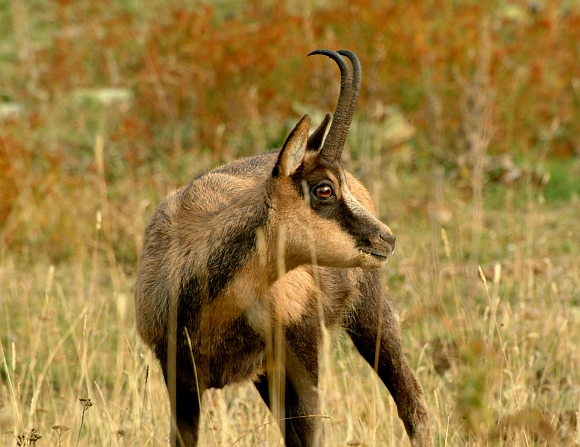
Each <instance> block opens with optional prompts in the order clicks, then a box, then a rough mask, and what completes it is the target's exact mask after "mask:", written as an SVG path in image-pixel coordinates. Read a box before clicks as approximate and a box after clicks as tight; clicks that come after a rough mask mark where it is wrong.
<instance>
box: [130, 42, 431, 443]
mask: <svg viewBox="0 0 580 447" xmlns="http://www.w3.org/2000/svg"><path fill="white" fill-rule="evenodd" d="M323 51H327V50H323ZM320 54H327V53H322V52H321V53H320ZM341 54H343V53H341ZM345 54H346V55H347V57H348V58H349V59H351V61H352V62H353V66H355V63H358V60H357V59H353V58H352V57H353V56H352V53H349V52H345ZM331 57H333V59H335V61H337V63H339V66H340V67H341V73H342V74H343V75H344V71H343V70H346V69H344V67H343V66H342V65H340V61H339V60H338V58H340V56H338V55H336V53H334V52H332V55H331ZM340 60H342V59H340ZM355 75H356V66H355ZM359 75H360V73H359ZM343 77H344V76H343ZM347 80H348V79H347ZM341 97H342V91H341ZM342 101H343V103H344V102H346V104H347V106H348V105H349V104H350V103H349V102H348V101H350V98H349V97H347V98H346V99H343V100H342ZM340 102H341V100H340V99H339V105H340ZM351 107H352V105H351ZM338 109H339V106H337V111H336V112H335V120H336V116H337V115H340V110H338ZM353 111H354V108H353ZM351 118H352V116H351ZM332 121H333V120H332V119H331V116H330V115H327V117H326V118H325V120H324V122H323V123H322V124H321V125H320V127H319V128H318V129H317V130H316V131H315V132H314V133H313V134H312V136H311V137H310V138H308V130H309V124H310V119H309V118H308V117H307V116H305V117H304V118H302V120H301V121H300V122H299V123H298V124H297V126H296V127H295V129H294V130H293V131H292V132H291V133H290V135H289V136H288V138H287V139H286V142H285V143H284V146H283V147H282V148H281V149H280V150H277V151H272V152H268V153H265V154H261V155H258V156H254V157H249V158H246V159H242V160H237V161H234V162H232V163H230V164H227V165H225V166H222V167H220V168H217V169H215V170H213V171H211V172H209V173H206V174H204V175H201V176H199V177H197V178H195V179H194V180H192V181H191V183H189V185H187V186H185V187H183V188H181V189H179V190H177V191H175V192H173V193H172V194H170V195H169V196H168V197H167V198H166V199H165V200H164V201H163V202H162V203H161V205H160V206H159V207H158V208H157V210H156V211H155V213H154V215H153V217H152V218H151V221H150V223H149V225H148V226H147V228H146V230H145V239H144V244H143V252H142V255H141V262H140V266H139V273H138V279H137V283H136V287H135V306H136V315H137V329H138V332H139V334H140V335H141V337H142V338H143V340H144V341H145V342H146V343H147V344H148V345H149V346H150V347H151V349H152V350H153V351H154V353H155V355H156V357H157V358H158V360H159V361H160V364H161V366H162V369H163V373H164V376H165V380H166V382H167V385H168V390H169V397H170V401H171V406H172V414H173V418H174V421H173V423H172V434H171V443H172V445H174V446H176V445H184V446H188V447H189V446H195V445H196V444H197V432H198V424H199V413H200V411H199V410H200V409H199V398H200V397H201V394H202V393H203V392H204V391H205V390H206V389H208V388H212V387H215V388H221V387H223V386H225V385H228V384H232V383H236V382H241V381H248V380H251V381H253V382H254V384H255V386H256V388H257V389H258V391H259V392H260V394H261V396H262V398H263V399H264V401H265V402H266V404H268V405H269V406H271V403H272V402H271V399H272V398H273V396H272V395H271V393H272V388H271V383H269V379H271V377H270V374H271V371H270V370H269V369H268V355H269V351H268V346H270V347H271V346H272V344H270V345H269V343H272V338H273V337H274V333H275V329H274V328H275V327H276V326H278V327H282V328H283V339H284V357H285V397H284V399H283V400H282V401H283V402H285V416H286V418H289V419H288V421H287V422H286V424H285V426H282V427H281V428H282V431H283V432H284V435H285V441H286V445H287V446H317V445H321V443H322V442H323V434H322V429H321V422H320V420H319V418H316V417H310V418H308V417H307V418H304V417H300V416H308V415H316V414H319V402H318V394H317V391H316V389H317V385H318V349H319V345H320V342H321V333H322V332H321V325H322V324H324V325H326V326H328V327H336V326H341V327H343V328H344V329H345V330H346V331H347V333H348V334H349V335H350V337H351V338H352V340H353V342H354V344H355V346H356V347H357V349H358V350H359V352H360V353H361V354H362V355H363V357H364V358H365V359H366V360H367V361H368V362H369V363H370V364H371V365H375V361H376V360H375V359H378V364H377V373H378V374H379V376H380V377H381V379H382V380H383V382H384V383H385V385H386V386H387V387H388V389H389V391H390V392H391V394H392V396H393V398H394V399H395V402H396V404H397V407H398V411H399V415H400V417H401V419H402V420H403V422H404V424H405V428H406V430H407V433H408V434H409V437H410V439H411V442H412V444H413V446H422V447H423V446H428V445H432V441H431V435H430V430H429V425H428V417H427V412H426V407H425V403H424V399H423V392H422V389H421V387H420V385H419V384H418V382H417V381H416V379H415V377H414V376H413V374H412V372H411V370H410V368H409V366H408V364H407V362H406V360H405V359H404V357H403V354H402V351H401V342H400V331H399V323H398V319H397V316H396V314H395V312H394V310H393V309H392V307H391V304H390V302H389V301H388V299H387V297H386V295H385V293H384V290H383V288H382V286H381V282H380V276H379V271H378V270H377V268H378V267H380V266H381V265H384V263H385V262H386V260H387V258H388V256H389V255H390V254H391V253H392V251H393V250H394V244H395V238H394V236H393V235H392V233H391V231H390V229H389V228H388V227H387V226H386V225H384V224H383V223H382V222H380V221H379V220H378V219H377V218H376V215H375V214H376V213H375V211H374V206H373V204H372V201H371V198H370V195H369V194H368V192H367V190H366V189H365V188H364V186H363V185H362V184H361V183H360V182H359V181H358V180H356V178H354V177H353V176H352V175H351V174H350V173H348V172H347V171H345V170H344V169H343V168H342V166H341V165H340V163H339V157H340V150H339V151H338V155H336V154H335V152H336V151H335V152H330V155H329V152H328V149H327V145H328V144H329V143H328V140H329V139H330V138H331V135H332V134H333V127H332V126H334V125H335V124H334V123H333V122H332ZM331 122H332V124H331ZM347 127H348V126H347ZM336 132H337V131H334V133H336ZM342 144H343V143H342ZM274 344H275V343H274ZM377 346H378V348H379V352H378V356H377V352H376V349H377ZM270 381H271V380H270Z"/></svg>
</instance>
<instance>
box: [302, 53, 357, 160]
mask: <svg viewBox="0 0 580 447" xmlns="http://www.w3.org/2000/svg"><path fill="white" fill-rule="evenodd" d="M313 54H322V55H324V56H328V57H329V58H331V59H332V60H333V61H334V62H336V64H337V65H338V68H340V95H339V96H338V102H337V103H336V110H335V111H334V116H333V119H332V124H331V125H330V130H329V132H328V135H327V136H326V140H325V141H324V145H323V147H322V152H321V154H322V156H323V157H324V158H326V159H328V160H331V161H335V160H338V159H339V158H340V154H341V153H342V148H343V147H344V142H345V141H346V135H347V133H348V126H349V125H350V122H351V120H352V116H351V117H350V119H349V114H350V109H351V97H352V83H353V79H352V74H351V71H350V67H349V66H348V64H347V63H346V61H345V60H344V59H343V58H342V56H341V55H340V54H338V53H337V52H336V51H331V50H314V51H313V52H311V53H310V54H309V55H308V56H312V55H313ZM347 57H349V56H347ZM355 57H356V56H355ZM357 96H358V95H357Z"/></svg>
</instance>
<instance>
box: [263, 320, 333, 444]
mask: <svg viewBox="0 0 580 447" xmlns="http://www.w3.org/2000/svg"><path fill="white" fill-rule="evenodd" d="M302 331H304V332H302ZM301 332H302V333H301ZM305 333H306V334H309V335H314V334H316V333H317V332H316V330H315V329H314V330H312V329H311V328H307V329H305V328H301V329H300V330H296V331H295V334H296V336H294V335H295V334H294V331H292V330H288V331H287V339H286V341H287V349H286V383H285V396H284V409H285V414H284V418H285V420H284V421H283V422H281V423H280V426H281V427H284V429H283V431H284V432H285V434H284V435H285V439H284V440H285V445H286V447H318V446H321V445H323V441H324V437H323V433H322V421H321V419H320V417H319V414H320V406H319V398H318V342H317V340H312V342H311V343H306V339H305V338H303V337H304V335H305ZM308 341H309V342H310V341H311V340H308ZM306 345H308V346H307V347H306ZM254 385H255V386H256V388H257V389H258V391H259V393H260V396H262V399H263V400H264V402H265V403H266V405H268V408H270V409H271V406H270V389H269V382H268V377H267V375H265V374H264V375H262V376H260V377H259V378H258V380H257V381H256V382H254Z"/></svg>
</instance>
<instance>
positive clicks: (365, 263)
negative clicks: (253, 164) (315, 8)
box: [270, 50, 395, 269]
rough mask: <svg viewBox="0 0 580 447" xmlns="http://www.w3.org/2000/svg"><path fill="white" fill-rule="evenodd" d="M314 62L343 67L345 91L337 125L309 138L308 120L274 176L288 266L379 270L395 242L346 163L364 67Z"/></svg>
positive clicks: (333, 121) (325, 125)
mask: <svg viewBox="0 0 580 447" xmlns="http://www.w3.org/2000/svg"><path fill="white" fill-rule="evenodd" d="M310 54H311V55H312V54H322V55H326V56H328V57H330V58H331V59H333V60H334V61H335V62H336V63H337V64H338V66H339V68H340V72H341V89H340V95H339V99H338V103H337V105H336V110H335V112H334V117H332V116H331V115H330V114H327V115H326V117H325V118H324V120H323V122H322V123H321V124H320V126H319V127H318V128H317V129H316V130H315V131H314V132H313V134H312V135H311V136H310V138H308V132H309V128H310V117H309V116H308V115H305V116H304V117H303V118H302V119H301V120H300V121H299V122H298V124H297V125H296V127H295V128H294V129H293V130H292V131H291V132H290V134H289V135H288V137H287V138H286V141H285V142H284V145H283V147H282V149H281V150H280V154H279V156H278V159H277V162H276V164H275V166H274V169H273V171H272V178H271V180H270V182H271V188H270V200H271V206H272V207H273V208H275V209H276V211H277V219H278V225H279V227H278V228H279V229H278V232H279V233H280V232H281V231H282V230H281V228H283V231H284V238H285V241H286V244H285V245H286V247H287V250H286V259H285V262H286V266H287V267H289V268H293V267H295V266H298V265H300V264H309V263H312V262H315V263H317V264H318V265H321V266H327V267H342V268H350V267H362V268H366V269H368V268H377V267H380V266H381V265H383V264H384V263H385V262H386V261H387V259H388V257H389V256H390V255H391V254H392V253H393V251H394V248H395V237H394V236H393V233H392V232H391V230H390V229H389V227H387V226H386V225H385V224H383V223H382V222H381V221H379V220H378V219H377V218H376V217H375V213H374V209H373V205H372V201H371V199H370V197H369V195H368V193H367V192H366V190H365V189H364V188H363V187H362V185H361V184H360V183H359V182H358V181H357V180H356V179H355V178H354V177H353V176H352V175H350V174H349V173H348V172H346V171H345V170H344V169H343V167H342V165H341V163H340V156H341V153H342V150H343V148H344V143H345V141H346V136H347V134H348V129H349V126H350V123H351V122H352V117H353V115H354V111H355V108H356V103H357V100H358V95H359V91H360V86H361V66H360V62H359V60H358V58H357V57H356V55H354V53H352V52H350V51H346V50H340V51H338V52H334V51H330V50H316V51H313V52H312V53H310ZM342 55H344V56H346V57H347V58H348V59H349V60H350V61H351V63H352V66H353V72H351V70H350V67H349V65H348V63H347V62H346V61H345V59H343V57H342ZM353 191H356V195H357V197H359V200H357V199H356V198H355V196H354V195H353V193H352V192H353ZM361 198H362V200H361Z"/></svg>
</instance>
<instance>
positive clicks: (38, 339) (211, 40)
mask: <svg viewBox="0 0 580 447" xmlns="http://www.w3.org/2000/svg"><path fill="white" fill-rule="evenodd" d="M403 3H404V4H401V5H399V4H385V2H373V1H371V0H359V1H356V2H344V3H340V2H339V3H336V4H332V5H331V4H330V2H324V1H314V0H310V1H302V2H298V7H297V6H296V4H294V3H293V4H292V5H288V6H284V3H281V2H266V1H255V2H250V3H249V5H248V6H247V7H244V8H242V7H239V6H234V2H228V1H220V2H217V1H216V2H215V3H213V4H212V3H210V2H195V3H192V4H189V5H185V4H180V3H179V2H176V1H170V2H150V3H148V4H147V6H146V7H145V6H144V5H142V4H141V3H139V2H136V1H129V0H126V1H113V0H111V1H107V2H89V1H84V0H82V1H79V2H68V1H65V0H62V1H59V2H51V3H46V2H41V1H34V0H31V1H29V2H24V1H23V0H10V1H9V2H6V1H1V0H0V28H2V29H3V30H8V31H7V32H4V33H2V35H1V36H0V72H1V73H2V74H1V75H0V446H13V445H38V446H49V445H51V446H77V445H78V446H102V445H115V446H117V445H118V446H123V445H127V446H129V445H130V446H157V445H165V443H166V441H165V438H166V436H167V435H168V431H169V416H168V402H167V397H166V392H165V389H164V384H163V380H162V377H161V374H160V369H159V367H158V365H157V364H156V363H155V361H154V360H153V358H152V356H151V354H150V353H149V351H148V350H147V348H146V347H145V346H144V345H143V344H142V343H141V342H140V340H139V339H138V337H137V335H136V333H135V329H134V314H133V285H134V282H135V272H136V269H137V265H138V257H139V252H140V247H141V241H142V235H143V230H144V227H145V225H146V224H147V222H148V219H149V217H150V216H151V214H152V213H153V211H154V209H155V207H156V206H157V204H158V203H159V202H160V201H161V200H162V199H163V197H164V196H165V195H166V194H167V193H168V192H169V191H171V190H172V189H174V188H176V187H178V186H180V185H183V184H184V183H186V182H187V181H188V179H189V178H191V177H192V176H193V175H194V174H196V173H198V172H201V171H204V170H207V169H209V168H211V167H213V166H217V165H219V164H221V163H223V162H227V161H229V160H232V159H234V158H236V157H239V156H244V155H248V154H254V153H259V152H262V151H264V150H267V149H269V148H272V147H276V146H277V145H279V144H280V143H281V141H282V140H283V138H284V136H285V134H286V133H287V131H288V130H289V128H290V126H293V124H294V123H295V122H296V121H297V119H298V117H299V116H300V114H301V113H309V114H310V115H312V116H313V118H314V121H315V122H317V120H320V119H321V117H322V114H323V113H324V112H326V111H331V110H333V108H334V104H335V100H336V95H337V91H338V90H337V89H338V74H337V72H336V69H335V68H334V67H333V65H332V64H331V63H329V62H327V61H325V59H324V58H320V59H315V60H314V59H313V58H308V59H307V58H306V57H305V56H306V54H307V53H308V52H309V51H311V50H313V49H315V48H333V49H337V48H342V47H345V48H349V49H352V50H353V51H355V52H356V53H357V54H358V55H359V57H360V58H361V61H362V63H363V70H364V78H363V91H362V94H361V101H360V107H359V112H358V113H357V115H356V117H355V122H354V123H353V126H352V128H351V132H350V134H349V139H348V142H347V148H346V150H345V154H344V156H343V159H344V161H345V164H346V165H347V167H348V169H349V170H350V171H351V172H353V173H355V174H356V175H357V177H359V178H360V179H361V180H362V181H363V182H364V183H365V184H366V185H367V186H368V188H369V191H370V192H371V194H372V196H373V197H374V199H375V201H376V203H377V206H378V209H379V213H380V217H381V219H382V220H383V221H384V222H385V223H387V224H388V225H389V226H390V227H391V228H392V229H393V232H394V233H395V234H396V235H397V244H398V245H397V251H396V253H395V255H394V257H393V258H392V260H391V261H390V262H389V264H388V265H387V267H385V268H384V269H383V278H384V285H385V287H386V288H387V289H388V291H389V293H390V296H391V299H392V301H393V303H394V305H395V308H396V309H397V310H398V312H399V314H400V317H401V324H402V328H403V343H404V348H405V352H406V354H407V357H408V359H409V361H410V364H411V365H412V367H413V369H414V370H415V372H416V374H417V377H418V378H419V381H420V382H421V384H422V385H423V388H424V390H425V394H426V399H427V403H428V406H429V409H430V412H431V423H432V428H433V432H434V435H435V438H436V442H437V445H441V446H465V445H469V446H487V445H493V446H496V445H497V446H513V445H516V446H535V445H537V446H540V445H542V446H543V445H571V446H572V445H579V444H580V425H579V423H578V412H579V411H580V351H579V346H580V249H579V245H580V244H579V240H580V239H579V237H578V222H579V221H580V158H579V155H580V63H579V61H580V48H579V46H578V42H580V6H579V5H578V4H577V3H576V2H566V1H561V2H559V1H553V2H536V3H530V2H523V1H521V2H520V1H510V2H505V1H501V2H500V1H497V2H493V1H492V2H475V1H473V2H470V1H466V2H459V3H458V2H452V1H445V0H441V1H435V0H433V1H427V2H403ZM321 366H322V369H323V372H324V373H323V377H322V380H321V384H320V387H321V393H322V396H323V404H322V414H323V415H324V416H325V419H324V424H325V430H326V439H327V445H329V446H330V445H332V446H335V445H338V446H341V445H342V446H379V445H389V446H398V445H409V442H408V440H407V439H406V435H405V432H404V428H403V426H402V424H401V423H400V421H399V419H398V416H397V411H396V407H395V406H394V404H393V402H392V399H391V397H390V396H389V394H388V392H387V390H386V389H385V388H384V386H383V385H382V383H381V382H380V381H378V380H377V378H376V377H375V376H374V373H373V371H372V370H371V369H370V368H369V367H368V366H367V365H366V364H365V363H364V362H363V361H362V359H361V358H360V357H359V356H358V354H357V353H356V352H355V350H354V348H353V347H352V345H351V344H350V342H349V340H347V338H346V336H345V335H344V334H342V333H340V332H337V333H331V334H329V339H328V341H327V345H326V349H325V351H324V356H323V358H322V359H321ZM80 399H82V400H80ZM87 399H90V400H87ZM203 414H204V417H203V426H202V443H201V445H204V446H205V445H207V446H231V445H239V446H266V445H281V444H282V441H281V440H280V435H279V432H278V429H277V426H276V423H275V422H273V421H272V417H271V415H270V413H269V412H268V411H267V409H266V408H265V406H264V405H263V404H262V402H261V400H260V398H259V395H258V394H257V392H256V391H255V390H254V389H253V387H251V386H236V387H229V388H227V389H225V390H220V391H212V392H209V393H207V395H206V396H205V399H204V403H203ZM33 429H34V430H33ZM19 436H20V439H19V438H18V437H19ZM36 436H41V437H40V438H39V439H38V440H37V441H35V440H34V438H35V437H36ZM26 437H28V438H27V439H24V438H26ZM35 443H36V444H35Z"/></svg>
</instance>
